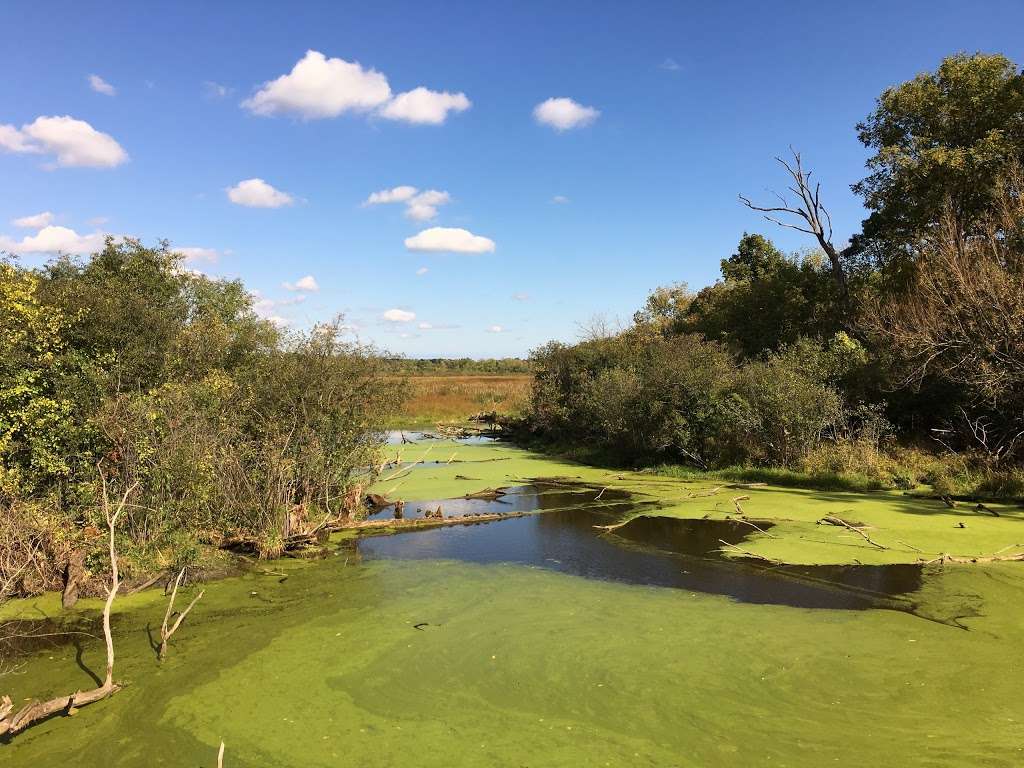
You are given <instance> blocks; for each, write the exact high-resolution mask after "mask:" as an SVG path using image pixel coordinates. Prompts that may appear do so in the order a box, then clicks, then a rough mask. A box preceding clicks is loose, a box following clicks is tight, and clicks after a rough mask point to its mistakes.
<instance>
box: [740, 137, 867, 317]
mask: <svg viewBox="0 0 1024 768" xmlns="http://www.w3.org/2000/svg"><path fill="white" fill-rule="evenodd" d="M789 151H790V152H792V153H793V162H792V163H789V162H787V161H786V160H783V159H782V158H781V157H776V158H775V159H776V160H777V161H778V162H779V163H780V164H781V165H782V167H783V168H785V169H786V172H787V173H789V175H790V177H791V178H792V179H793V184H792V185H791V186H788V187H787V188H786V189H787V190H788V191H789V192H791V193H792V194H794V195H796V196H797V198H798V202H791V201H790V199H789V198H787V197H786V196H785V195H781V194H779V193H778V192H775V193H774V194H775V196H776V197H777V198H778V199H779V205H776V206H768V205H755V204H754V203H753V202H751V201H750V199H749V198H747V197H744V196H743V195H740V196H739V198H740V201H741V202H742V203H743V204H744V205H745V206H747V208H750V209H751V210H752V211H758V212H760V213H762V214H764V218H765V219H767V220H768V221H770V222H772V223H773V224H778V225H779V226H780V227H786V228H787V229H795V230H797V231H798V232H804V233H806V234H808V235H813V236H814V238H815V240H817V241H818V245H819V246H820V247H821V250H823V251H824V252H825V256H827V257H828V261H829V266H830V267H831V269H832V279H833V280H834V281H835V284H836V287H837V288H838V289H839V298H840V300H841V301H842V302H843V304H844V306H845V305H848V303H849V298H850V291H849V287H848V286H847V282H846V271H845V270H844V269H843V263H842V259H841V255H840V253H839V251H837V250H836V247H835V245H833V244H832V217H831V215H829V212H828V209H827V208H825V206H824V204H823V203H822V202H821V182H814V183H813V184H812V182H811V175H812V174H813V171H805V170H804V167H803V162H802V161H801V158H800V153H799V152H797V151H796V150H795V149H793V148H792V147H790V148H789ZM773 214H785V215H788V216H795V217H796V219H797V223H793V222H792V221H783V220H782V219H781V218H779V217H778V216H776V215H773Z"/></svg>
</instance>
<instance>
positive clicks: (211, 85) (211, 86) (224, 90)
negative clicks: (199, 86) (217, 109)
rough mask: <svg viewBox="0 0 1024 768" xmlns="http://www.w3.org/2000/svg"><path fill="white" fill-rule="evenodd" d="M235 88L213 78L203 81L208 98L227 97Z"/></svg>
mask: <svg viewBox="0 0 1024 768" xmlns="http://www.w3.org/2000/svg"><path fill="white" fill-rule="evenodd" d="M233 91H234V88H229V87H228V86H226V85H221V84H220V83H215V82H214V81H213V80H206V81H204V82H203V95H204V96H205V97H206V98H208V99H225V98H227V97H228V96H230V95H231V93H232V92H233Z"/></svg>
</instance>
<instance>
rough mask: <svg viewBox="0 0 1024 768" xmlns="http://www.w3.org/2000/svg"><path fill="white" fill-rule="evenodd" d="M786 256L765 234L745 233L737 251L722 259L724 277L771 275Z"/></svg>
mask: <svg viewBox="0 0 1024 768" xmlns="http://www.w3.org/2000/svg"><path fill="white" fill-rule="evenodd" d="M785 258H786V257H785V256H783V255H782V252H781V251H780V250H779V249H778V248H776V247H775V243H773V242H772V241H771V240H769V239H768V238H767V237H765V236H764V235H758V234H753V235H751V234H748V233H747V232H744V233H743V237H742V238H740V243H739V245H738V246H737V248H736V253H734V254H733V255H732V256H730V257H729V258H728V259H722V262H721V264H722V277H724V278H725V279H726V280H758V279H760V278H763V277H769V276H771V275H773V274H775V272H777V271H778V269H779V267H781V266H782V263H783V261H784V260H785Z"/></svg>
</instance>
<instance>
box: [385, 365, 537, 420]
mask: <svg viewBox="0 0 1024 768" xmlns="http://www.w3.org/2000/svg"><path fill="white" fill-rule="evenodd" d="M530 381H531V376H530V375H529V374H467V375H458V374H448V375H411V376H409V377H408V382H409V397H408V399H407V400H406V402H405V407H404V408H403V409H402V416H401V426H412V425H419V426H423V425H427V424H435V423H437V422H439V421H463V420H465V419H466V418H467V417H468V416H471V415H472V414H475V413H480V412H482V411H497V412H498V413H499V414H505V413H517V412H518V411H520V410H521V409H522V408H523V407H524V406H525V405H526V402H527V400H528V398H529V396H530Z"/></svg>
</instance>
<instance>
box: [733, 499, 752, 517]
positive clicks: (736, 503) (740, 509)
mask: <svg viewBox="0 0 1024 768" xmlns="http://www.w3.org/2000/svg"><path fill="white" fill-rule="evenodd" d="M741 501H750V497H749V496H737V497H736V498H734V499H733V500H732V503H733V506H735V507H736V514H737V515H740V516H741V517H742V516H743V507H741V506H740V502H741Z"/></svg>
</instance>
